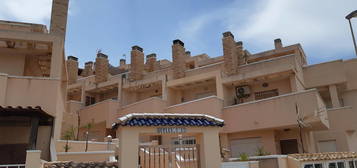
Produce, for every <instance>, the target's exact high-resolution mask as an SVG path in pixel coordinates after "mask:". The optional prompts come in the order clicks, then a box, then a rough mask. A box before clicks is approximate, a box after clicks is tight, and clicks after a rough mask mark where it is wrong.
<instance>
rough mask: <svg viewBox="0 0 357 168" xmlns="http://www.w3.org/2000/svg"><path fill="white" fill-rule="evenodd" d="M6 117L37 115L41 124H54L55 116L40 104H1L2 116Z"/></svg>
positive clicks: (0, 113)
mask: <svg viewBox="0 0 357 168" xmlns="http://www.w3.org/2000/svg"><path fill="white" fill-rule="evenodd" d="M4 117H37V118H39V119H40V125H52V122H53V119H54V117H53V116H52V115H50V114H48V113H46V112H45V111H43V110H42V108H41V107H40V106H36V107H32V106H27V107H23V106H16V107H14V106H0V118H4Z"/></svg>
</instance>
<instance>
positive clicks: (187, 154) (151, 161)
mask: <svg viewBox="0 0 357 168" xmlns="http://www.w3.org/2000/svg"><path fill="white" fill-rule="evenodd" d="M199 158H200V157H199V146H198V145H140V147H139V167H140V168H199V167H200V165H199V163H200V160H199Z"/></svg>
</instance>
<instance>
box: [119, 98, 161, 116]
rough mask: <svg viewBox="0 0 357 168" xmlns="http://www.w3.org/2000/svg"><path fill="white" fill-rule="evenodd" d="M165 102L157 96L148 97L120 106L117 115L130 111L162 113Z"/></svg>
mask: <svg viewBox="0 0 357 168" xmlns="http://www.w3.org/2000/svg"><path fill="white" fill-rule="evenodd" d="M165 108H166V102H165V101H164V100H162V99H161V98H159V97H150V98H147V99H144V100H141V101H138V102H135V103H132V104H129V105H126V106H122V108H121V110H120V111H119V116H124V115H126V114H130V113H163V112H164V109H165Z"/></svg>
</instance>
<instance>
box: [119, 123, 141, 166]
mask: <svg viewBox="0 0 357 168" xmlns="http://www.w3.org/2000/svg"><path fill="white" fill-rule="evenodd" d="M117 135H119V167H128V168H129V167H132V168H137V167H138V160H139V155H138V150H139V132H138V131H135V130H132V129H130V128H128V127H119V128H118V130H117Z"/></svg>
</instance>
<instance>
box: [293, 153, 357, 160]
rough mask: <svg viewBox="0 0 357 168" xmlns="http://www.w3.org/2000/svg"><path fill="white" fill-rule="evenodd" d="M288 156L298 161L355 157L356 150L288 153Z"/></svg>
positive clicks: (356, 156) (356, 154)
mask: <svg viewBox="0 0 357 168" xmlns="http://www.w3.org/2000/svg"><path fill="white" fill-rule="evenodd" d="M288 157H290V158H294V159H295V160H298V161H322V160H339V159H351V158H357V153H356V152H325V153H302V154H290V155H288Z"/></svg>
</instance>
